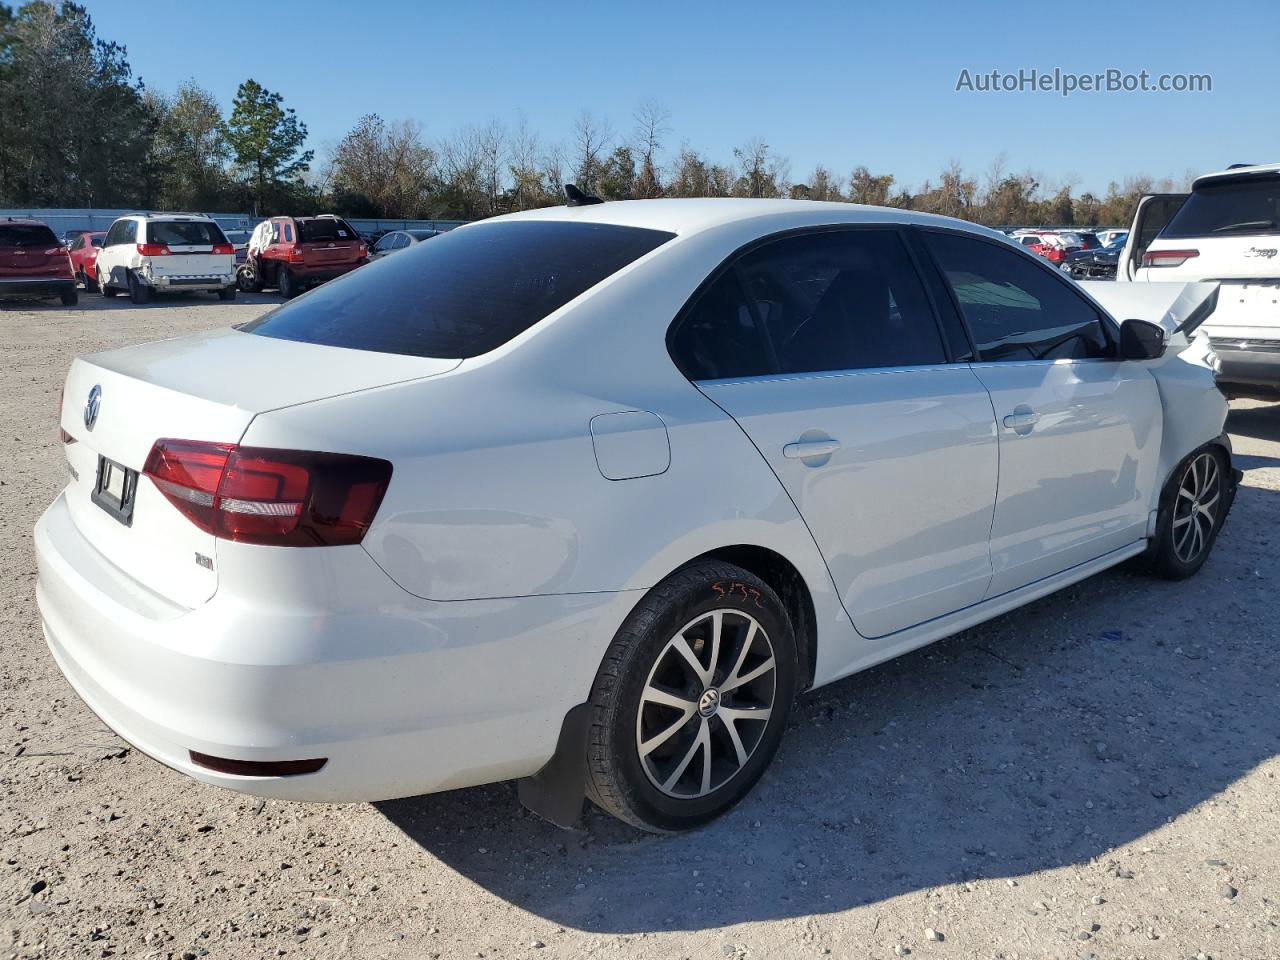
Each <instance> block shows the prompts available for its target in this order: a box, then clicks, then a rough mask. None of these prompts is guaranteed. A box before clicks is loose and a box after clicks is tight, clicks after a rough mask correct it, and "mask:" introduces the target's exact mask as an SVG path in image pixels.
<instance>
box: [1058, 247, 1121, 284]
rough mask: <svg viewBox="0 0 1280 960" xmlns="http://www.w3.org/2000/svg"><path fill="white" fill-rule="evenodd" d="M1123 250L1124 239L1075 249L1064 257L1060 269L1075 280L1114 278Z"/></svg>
mask: <svg viewBox="0 0 1280 960" xmlns="http://www.w3.org/2000/svg"><path fill="white" fill-rule="evenodd" d="M1123 250H1124V240H1123V239H1121V240H1120V241H1119V242H1117V243H1111V244H1108V245H1107V246H1105V247H1093V248H1090V249H1083V250H1075V251H1073V252H1071V253H1068V254H1067V255H1066V256H1065V257H1064V258H1063V259H1062V262H1061V263H1060V264H1059V269H1061V270H1062V271H1063V272H1065V273H1067V274H1068V275H1069V276H1070V277H1071V278H1072V279H1073V280H1114V279H1115V278H1116V263H1117V262H1118V261H1119V259H1120V253H1121V251H1123Z"/></svg>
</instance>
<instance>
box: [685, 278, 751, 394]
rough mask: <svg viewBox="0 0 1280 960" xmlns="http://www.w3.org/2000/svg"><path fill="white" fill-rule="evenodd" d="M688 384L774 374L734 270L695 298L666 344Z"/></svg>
mask: <svg viewBox="0 0 1280 960" xmlns="http://www.w3.org/2000/svg"><path fill="white" fill-rule="evenodd" d="M669 347H670V351H671V356H672V357H673V358H674V359H675V361H676V366H678V367H679V368H680V370H681V371H682V372H683V373H684V375H685V376H686V377H688V378H689V379H690V380H722V379H726V378H733V377H757V376H763V375H764V374H767V373H773V372H775V369H776V368H775V367H774V365H773V364H772V363H770V361H769V357H768V351H767V348H766V345H765V340H764V337H763V335H762V333H761V331H760V330H758V329H757V328H756V323H755V317H754V315H753V314H752V312H751V308H750V307H749V306H748V305H747V299H746V296H745V295H744V294H743V292H742V286H741V284H740V283H739V282H738V274H737V271H736V270H732V269H730V270H726V271H725V272H724V273H722V274H721V275H720V278H719V279H718V280H716V281H715V282H714V283H712V284H711V286H709V287H707V288H706V289H705V290H703V291H702V293H700V294H699V295H698V299H697V300H696V301H694V303H693V306H692V307H691V309H690V310H689V311H688V313H686V314H685V315H684V317H683V318H682V319H681V321H680V323H679V325H678V326H677V327H676V328H675V330H674V332H673V333H672V336H671V342H670V344H669Z"/></svg>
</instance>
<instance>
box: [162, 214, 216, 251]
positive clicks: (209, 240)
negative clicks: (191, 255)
mask: <svg viewBox="0 0 1280 960" xmlns="http://www.w3.org/2000/svg"><path fill="white" fill-rule="evenodd" d="M147 242H148V243H163V244H166V245H168V246H171V247H211V246H213V245H214V244H215V243H225V242H226V240H225V238H224V237H223V236H222V230H221V229H220V228H219V227H218V225H217V224H215V223H204V222H202V221H199V220H152V221H151V222H150V223H148V224H147Z"/></svg>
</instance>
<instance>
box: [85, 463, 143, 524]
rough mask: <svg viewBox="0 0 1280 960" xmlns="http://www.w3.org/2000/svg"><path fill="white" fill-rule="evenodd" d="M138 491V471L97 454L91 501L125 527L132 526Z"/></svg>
mask: <svg viewBox="0 0 1280 960" xmlns="http://www.w3.org/2000/svg"><path fill="white" fill-rule="evenodd" d="M137 493H138V471H137V470H130V469H129V468H128V467H126V466H123V465H121V464H119V463H116V462H115V461H114V460H108V459H107V458H106V457H104V456H102V455H101V454H99V456H98V475H97V478H96V479H95V480H94V483H93V496H92V499H93V502H94V503H96V504H97V505H98V506H100V507H101V508H102V509H103V510H105V511H106V512H107V513H108V514H109V515H110V516H112V517H113V518H114V519H116V520H118V521H119V522H120V523H123V524H124V525H125V526H126V527H131V526H133V502H134V498H135V497H136V496H137Z"/></svg>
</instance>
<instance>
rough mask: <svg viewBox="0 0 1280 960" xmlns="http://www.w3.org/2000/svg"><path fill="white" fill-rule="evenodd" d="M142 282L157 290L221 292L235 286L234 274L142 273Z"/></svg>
mask: <svg viewBox="0 0 1280 960" xmlns="http://www.w3.org/2000/svg"><path fill="white" fill-rule="evenodd" d="M140 276H141V277H142V280H143V281H144V282H145V283H147V284H149V285H150V286H152V287H154V288H155V289H157V290H222V289H224V288H226V287H232V286H235V282H236V275H235V272H234V271H232V272H231V273H226V274H222V273H219V274H196V275H192V276H169V275H167V274H154V273H144V274H141V275H140Z"/></svg>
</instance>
